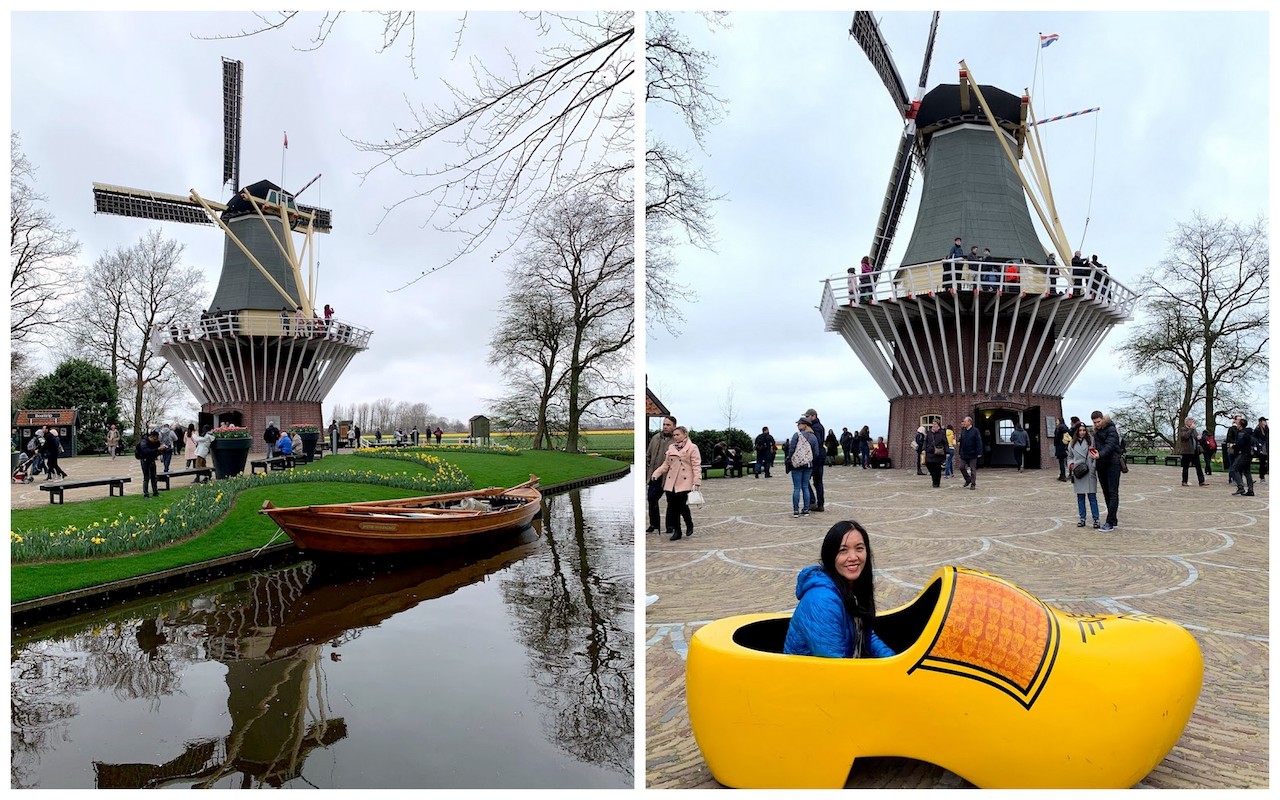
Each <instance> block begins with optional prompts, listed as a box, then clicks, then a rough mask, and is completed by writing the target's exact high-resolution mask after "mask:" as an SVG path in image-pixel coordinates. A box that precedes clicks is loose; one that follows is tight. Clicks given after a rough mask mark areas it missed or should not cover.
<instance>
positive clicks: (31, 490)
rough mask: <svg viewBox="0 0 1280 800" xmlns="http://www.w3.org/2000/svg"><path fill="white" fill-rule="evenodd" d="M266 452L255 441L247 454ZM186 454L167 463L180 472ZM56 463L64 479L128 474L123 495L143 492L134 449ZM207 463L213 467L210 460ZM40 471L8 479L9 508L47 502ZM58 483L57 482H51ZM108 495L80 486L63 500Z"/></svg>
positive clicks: (177, 481)
mask: <svg viewBox="0 0 1280 800" xmlns="http://www.w3.org/2000/svg"><path fill="white" fill-rule="evenodd" d="M265 452H266V445H265V444H261V443H258V444H256V445H255V447H254V449H253V450H251V451H250V452H249V457H250V458H251V459H253V458H261V457H262V455H263V453H265ZM156 464H157V465H159V467H158V468H159V470H160V471H161V472H163V471H164V466H163V465H162V464H160V462H159V461H157V462H156ZM186 464H187V458H186V456H184V455H182V454H181V453H179V454H178V455H176V456H174V457H173V460H172V461H171V462H169V469H170V470H171V471H173V472H180V471H181V470H184V469H186V468H187V466H186ZM58 466H60V467H62V471H63V472H65V473H67V480H71V481H80V480H93V479H95V478H114V477H116V476H117V475H127V476H128V477H130V478H132V479H133V480H132V481H131V482H130V483H126V484H125V485H124V491H125V494H128V495H135V494H136V495H139V496H141V495H142V467H140V466H138V460H137V459H136V458H134V457H133V448H132V447H130V448H128V452H126V453H120V454H119V455H117V456H116V459H115V461H112V460H111V457H110V456H76V457H75V458H60V459H58ZM209 466H213V461H212V460H210V462H209ZM190 480H191V478H175V479H174V481H173V486H174V488H177V487H178V486H179V485H180V484H181V483H182V482H183V481H190ZM48 482H49V481H46V480H45V479H44V474H43V473H41V474H40V475H39V476H37V477H36V480H35V483H22V484H18V483H14V482H13V481H12V480H11V481H10V482H9V492H10V494H9V507H10V508H36V507H39V506H47V505H49V493H48V492H42V491H40V488H39V487H40V484H42V483H48ZM52 483H57V481H52ZM104 497H107V487H106V486H87V487H85V488H83V489H68V490H66V492H64V493H63V500H62V502H64V503H75V502H78V501H82V500H101V499H102V498H104Z"/></svg>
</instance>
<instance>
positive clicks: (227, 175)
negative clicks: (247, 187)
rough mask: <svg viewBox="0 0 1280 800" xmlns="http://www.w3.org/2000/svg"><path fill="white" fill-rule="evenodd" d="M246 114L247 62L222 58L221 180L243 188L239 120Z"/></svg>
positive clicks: (232, 186) (232, 187)
mask: <svg viewBox="0 0 1280 800" xmlns="http://www.w3.org/2000/svg"><path fill="white" fill-rule="evenodd" d="M243 115H244V65H243V64H242V63H241V62H239V61H234V60H232V59H229V58H226V57H223V59H222V126H223V127H222V182H223V183H224V184H225V183H227V182H230V183H231V190H232V191H237V190H239V189H240V188H241V187H240V122H241V120H242V119H243Z"/></svg>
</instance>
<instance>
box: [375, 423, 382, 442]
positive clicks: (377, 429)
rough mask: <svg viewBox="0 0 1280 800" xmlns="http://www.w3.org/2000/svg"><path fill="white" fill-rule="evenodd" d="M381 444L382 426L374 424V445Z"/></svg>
mask: <svg viewBox="0 0 1280 800" xmlns="http://www.w3.org/2000/svg"><path fill="white" fill-rule="evenodd" d="M381 445H382V426H381V425H374V426H373V446H374V447H379V446H381Z"/></svg>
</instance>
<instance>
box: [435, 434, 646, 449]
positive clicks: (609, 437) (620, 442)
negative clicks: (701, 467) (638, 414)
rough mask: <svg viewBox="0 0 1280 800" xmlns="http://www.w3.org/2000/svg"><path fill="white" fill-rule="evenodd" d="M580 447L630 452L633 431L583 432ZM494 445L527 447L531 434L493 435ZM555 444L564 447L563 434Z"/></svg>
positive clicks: (452, 439) (461, 436)
mask: <svg viewBox="0 0 1280 800" xmlns="http://www.w3.org/2000/svg"><path fill="white" fill-rule="evenodd" d="M580 436H581V438H582V441H581V445H582V446H583V447H585V448H587V449H588V450H631V449H632V448H634V447H635V431H632V430H621V431H583V432H582V433H581V434H580ZM465 438H467V435H466V434H465V433H446V434H445V435H444V439H443V440H442V441H443V442H456V441H458V440H459V439H465ZM491 438H492V439H493V442H494V444H510V445H511V446H513V447H521V446H526V447H527V446H528V445H529V444H530V443H532V441H533V434H531V433H495V434H493V436H492V437H491ZM555 440H556V443H557V444H558V445H560V446H563V445H564V434H563V433H560V434H556V436H555Z"/></svg>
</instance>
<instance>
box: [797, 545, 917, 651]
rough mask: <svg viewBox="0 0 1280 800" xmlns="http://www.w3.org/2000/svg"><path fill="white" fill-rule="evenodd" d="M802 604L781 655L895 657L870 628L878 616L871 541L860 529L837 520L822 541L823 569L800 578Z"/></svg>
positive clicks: (802, 573) (807, 569) (810, 569)
mask: <svg viewBox="0 0 1280 800" xmlns="http://www.w3.org/2000/svg"><path fill="white" fill-rule="evenodd" d="M796 599H797V600H799V601H800V604H799V605H798V606H796V610H795V613H794V614H792V615H791V622H790V624H789V625H788V626H787V639H786V643H785V644H784V645H783V648H782V652H784V653H786V654H788V655H798V656H824V657H826V658H865V657H870V658H886V657H888V656H891V655H894V652H893V650H891V649H889V646H888V645H886V644H885V643H884V642H882V641H880V637H878V636H876V634H875V632H874V631H873V630H872V625H873V624H874V620H875V616H876V597H875V587H874V586H873V585H872V568H871V540H870V538H868V536H867V532H866V530H865V529H863V527H862V526H861V525H859V524H858V523H856V522H853V521H845V522H837V523H836V524H835V525H833V526H832V527H831V530H829V531H827V535H826V537H825V538H824V539H823V540H822V565H821V566H817V565H815V566H810V567H805V568H804V569H803V570H801V571H800V575H799V576H798V577H797V578H796Z"/></svg>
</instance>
